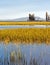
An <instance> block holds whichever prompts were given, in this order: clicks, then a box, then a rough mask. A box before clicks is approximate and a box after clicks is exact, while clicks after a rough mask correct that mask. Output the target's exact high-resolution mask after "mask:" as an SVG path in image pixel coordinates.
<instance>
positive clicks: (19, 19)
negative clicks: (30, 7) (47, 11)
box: [0, 17, 45, 21]
mask: <svg viewBox="0 0 50 65" xmlns="http://www.w3.org/2000/svg"><path fill="white" fill-rule="evenodd" d="M35 20H36V21H45V19H43V18H40V17H35ZM0 21H29V17H22V18H16V19H7V20H0Z"/></svg>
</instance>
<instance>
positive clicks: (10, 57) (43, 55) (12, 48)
mask: <svg viewBox="0 0 50 65" xmlns="http://www.w3.org/2000/svg"><path fill="white" fill-rule="evenodd" d="M45 64H46V65H50V46H47V45H46V44H41V45H37V44H34V45H31V44H30V45H23V44H21V45H15V44H12V43H10V44H8V45H5V44H4V43H3V42H1V44H0V65H45Z"/></svg>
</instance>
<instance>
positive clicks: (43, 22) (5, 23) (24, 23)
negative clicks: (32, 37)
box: [0, 21, 50, 25]
mask: <svg viewBox="0 0 50 65" xmlns="http://www.w3.org/2000/svg"><path fill="white" fill-rule="evenodd" d="M0 25H50V22H47V21H39V22H38V21H28V22H27V21H25V22H24V21H23V22H17V21H16V22H15V21H13V22H12V21H7V22H4V21H2V22H1V21H0Z"/></svg>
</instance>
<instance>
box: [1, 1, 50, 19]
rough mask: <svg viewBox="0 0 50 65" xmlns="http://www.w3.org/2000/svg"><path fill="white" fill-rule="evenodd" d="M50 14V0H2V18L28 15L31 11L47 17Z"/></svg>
mask: <svg viewBox="0 0 50 65" xmlns="http://www.w3.org/2000/svg"><path fill="white" fill-rule="evenodd" d="M46 11H47V12H48V13H49V14H50V0H0V19H16V18H21V17H28V14H29V13H31V14H32V13H34V14H35V16H39V17H42V18H45V12H46Z"/></svg>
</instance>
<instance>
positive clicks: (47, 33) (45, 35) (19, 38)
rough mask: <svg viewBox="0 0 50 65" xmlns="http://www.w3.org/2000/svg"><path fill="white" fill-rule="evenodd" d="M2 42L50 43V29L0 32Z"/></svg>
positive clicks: (20, 29) (23, 29) (4, 30)
mask: <svg viewBox="0 0 50 65" xmlns="http://www.w3.org/2000/svg"><path fill="white" fill-rule="evenodd" d="M0 41H4V42H5V43H8V42H16V43H28V44H29V43H34V42H36V43H46V44H49V43H50V28H19V29H2V30H0Z"/></svg>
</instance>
